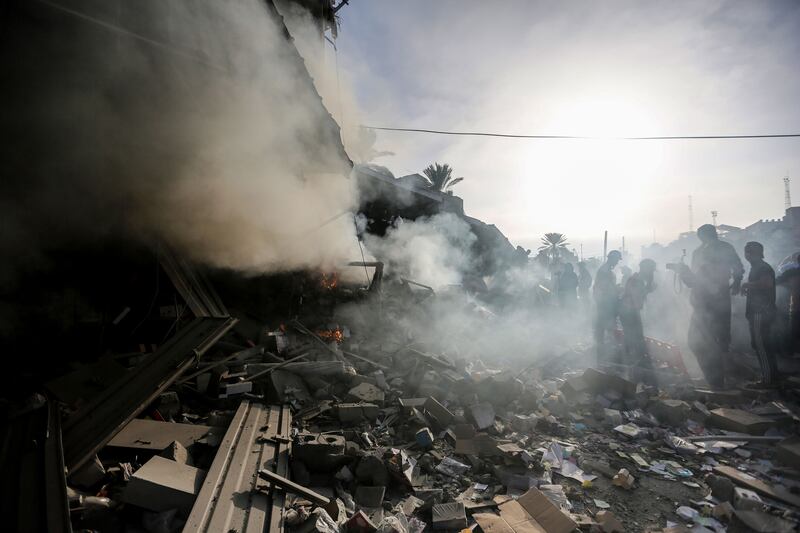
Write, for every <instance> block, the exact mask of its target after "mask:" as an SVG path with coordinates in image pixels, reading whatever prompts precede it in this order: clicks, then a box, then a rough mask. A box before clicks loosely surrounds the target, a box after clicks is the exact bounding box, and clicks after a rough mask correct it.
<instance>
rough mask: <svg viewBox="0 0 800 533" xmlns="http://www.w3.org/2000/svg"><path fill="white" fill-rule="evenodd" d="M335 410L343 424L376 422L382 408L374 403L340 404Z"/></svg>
mask: <svg viewBox="0 0 800 533" xmlns="http://www.w3.org/2000/svg"><path fill="white" fill-rule="evenodd" d="M335 409H336V415H337V416H338V417H339V420H340V421H342V422H360V421H362V420H375V419H376V418H378V415H379V414H380V408H379V407H378V406H377V405H375V404H374V403H340V404H338V405H337V406H336V407H335Z"/></svg>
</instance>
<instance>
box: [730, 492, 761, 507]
mask: <svg viewBox="0 0 800 533" xmlns="http://www.w3.org/2000/svg"><path fill="white" fill-rule="evenodd" d="M763 506H764V502H763V501H762V500H761V497H760V496H759V495H758V494H756V493H755V491H752V490H750V489H745V488H742V487H736V488H735V489H733V508H734V509H739V510H743V511H752V510H756V511H757V510H760V509H761V508H762V507H763Z"/></svg>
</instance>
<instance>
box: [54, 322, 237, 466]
mask: <svg viewBox="0 0 800 533" xmlns="http://www.w3.org/2000/svg"><path fill="white" fill-rule="evenodd" d="M236 321H237V320H236V319H235V318H230V317H228V318H198V319H195V320H194V321H193V322H192V323H191V324H189V325H188V326H186V327H185V328H183V329H182V330H180V331H179V332H178V333H176V334H175V335H174V336H173V337H172V338H170V339H169V340H168V341H167V342H166V344H164V345H162V346H161V348H159V349H158V350H157V351H156V352H154V353H152V354H150V355H149V356H148V357H146V358H145V359H144V360H143V361H142V362H141V363H139V365H137V366H136V367H135V368H133V369H131V370H128V371H126V372H125V374H124V375H123V376H122V377H121V378H120V379H118V380H117V381H116V382H114V383H112V384H110V385H109V387H108V388H107V389H106V390H104V391H103V392H102V393H100V394H98V395H97V396H96V397H94V398H92V399H91V400H90V401H89V402H88V403H86V404H85V405H83V406H82V407H81V408H80V409H78V410H77V411H75V412H74V413H72V414H71V415H70V417H69V418H68V419H67V420H66V421H65V423H64V462H65V464H66V466H67V468H68V469H69V471H70V472H72V471H74V470H76V469H77V468H79V467H80V466H81V465H83V464H84V463H85V462H86V461H87V460H88V459H89V458H90V457H93V456H94V454H96V453H97V452H98V451H99V450H100V449H101V448H102V447H103V446H105V445H106V443H108V441H110V440H111V438H112V437H114V435H116V434H117V433H118V432H119V431H120V430H121V429H122V428H123V427H125V425H126V424H127V423H128V422H130V421H131V420H133V419H134V418H136V416H137V415H138V414H139V413H141V412H142V410H144V408H145V407H147V406H148V405H149V404H150V403H152V402H153V400H155V399H156V398H157V397H158V395H159V394H161V393H162V392H163V391H164V390H165V389H166V388H167V387H169V386H170V385H171V384H172V383H173V382H174V381H175V380H176V379H177V378H178V377H179V376H180V375H181V374H182V373H183V372H185V371H186V370H187V369H188V368H189V367H191V366H192V365H193V364H194V363H195V360H196V359H197V358H198V357H200V356H202V355H203V354H204V353H205V352H206V351H207V350H208V349H209V348H210V347H211V346H213V345H214V343H215V342H217V340H219V339H220V337H222V336H223V335H224V334H225V333H226V332H227V331H228V330H229V329H230V328H232V327H233V325H234V324H236Z"/></svg>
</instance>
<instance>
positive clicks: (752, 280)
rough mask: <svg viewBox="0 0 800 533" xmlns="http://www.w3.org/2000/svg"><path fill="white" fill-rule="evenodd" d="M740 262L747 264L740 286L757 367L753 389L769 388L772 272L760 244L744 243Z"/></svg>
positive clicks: (774, 372)
mask: <svg viewBox="0 0 800 533" xmlns="http://www.w3.org/2000/svg"><path fill="white" fill-rule="evenodd" d="M744 258H745V259H747V262H748V263H750V273H749V274H748V275H747V282H746V283H743V284H742V293H743V294H745V296H747V305H746V307H745V316H746V317H747V322H748V323H749V324H750V345H751V346H752V347H753V350H755V352H756V355H757V356H758V364H759V365H760V366H761V382H760V383H758V384H757V386H762V387H771V386H774V385H775V384H776V382H777V381H778V366H777V364H776V362H775V349H774V346H773V343H772V339H771V336H770V330H771V329H772V324H773V322H774V321H775V316H776V308H775V271H774V270H773V269H772V267H771V266H769V264H767V263H766V261H764V246H763V245H762V244H761V243H760V242H754V241H751V242H748V243H747V244H746V245H745V247H744Z"/></svg>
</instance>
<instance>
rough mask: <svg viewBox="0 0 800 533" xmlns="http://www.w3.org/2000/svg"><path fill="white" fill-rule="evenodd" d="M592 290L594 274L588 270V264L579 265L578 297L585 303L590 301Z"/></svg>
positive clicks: (581, 263)
mask: <svg viewBox="0 0 800 533" xmlns="http://www.w3.org/2000/svg"><path fill="white" fill-rule="evenodd" d="M591 288H592V274H591V273H590V272H589V269H588V268H586V263H585V262H583V261H581V262H580V263H578V297H579V298H580V299H581V300H583V301H584V304H585V303H587V302H588V301H589V289H591Z"/></svg>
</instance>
